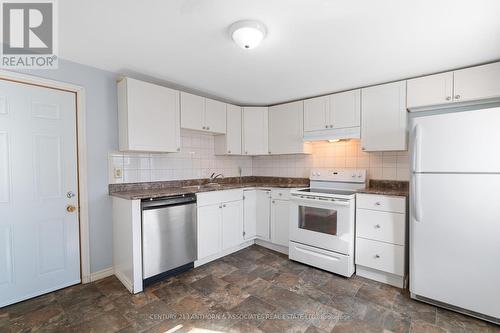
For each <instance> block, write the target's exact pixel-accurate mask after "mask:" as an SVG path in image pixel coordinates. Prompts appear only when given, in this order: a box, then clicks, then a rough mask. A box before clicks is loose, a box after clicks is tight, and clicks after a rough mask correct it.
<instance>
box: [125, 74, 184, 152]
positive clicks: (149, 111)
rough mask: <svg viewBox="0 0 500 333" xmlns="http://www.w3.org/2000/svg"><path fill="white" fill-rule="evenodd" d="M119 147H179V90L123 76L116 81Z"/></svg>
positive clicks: (154, 149)
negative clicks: (120, 79)
mask: <svg viewBox="0 0 500 333" xmlns="http://www.w3.org/2000/svg"><path fill="white" fill-rule="evenodd" d="M118 109H119V127H120V130H119V132H120V135H119V141H120V150H122V151H151V152H175V151H177V150H178V149H180V124H179V92H178V91H177V90H172V89H169V88H165V87H161V86H157V85H154V84H151V83H147V82H142V81H138V80H134V79H130V78H125V79H123V80H122V81H120V82H119V83H118Z"/></svg>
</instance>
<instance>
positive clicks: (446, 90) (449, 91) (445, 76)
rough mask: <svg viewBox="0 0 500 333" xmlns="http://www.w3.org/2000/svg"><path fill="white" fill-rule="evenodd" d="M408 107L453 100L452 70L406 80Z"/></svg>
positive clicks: (444, 102)
mask: <svg viewBox="0 0 500 333" xmlns="http://www.w3.org/2000/svg"><path fill="white" fill-rule="evenodd" d="M407 84H408V90H407V93H408V97H407V103H406V106H407V108H408V109H410V108H417V107H424V106H431V105H439V104H446V103H451V102H453V72H447V73H441V74H436V75H429V76H424V77H419V78H416V79H411V80H408V83H407Z"/></svg>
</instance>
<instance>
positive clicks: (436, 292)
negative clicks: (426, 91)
mask: <svg viewBox="0 0 500 333" xmlns="http://www.w3.org/2000/svg"><path fill="white" fill-rule="evenodd" d="M410 156H411V161H410V168H411V182H410V183H411V184H410V200H411V201H410V212H411V214H410V216H411V218H410V292H411V295H412V297H413V298H416V299H419V300H423V301H426V302H431V303H435V304H438V305H441V306H445V307H449V308H452V309H454V310H457V311H461V312H464V313H468V314H470V315H473V316H477V317H481V318H483V319H486V320H489V321H493V322H496V323H500V319H499V318H500V107H493V108H486V109H480V110H469V111H460V112H449V111H447V112H446V113H442V114H439V113H438V114H425V113H423V114H422V115H420V116H419V115H412V117H411V120H410Z"/></svg>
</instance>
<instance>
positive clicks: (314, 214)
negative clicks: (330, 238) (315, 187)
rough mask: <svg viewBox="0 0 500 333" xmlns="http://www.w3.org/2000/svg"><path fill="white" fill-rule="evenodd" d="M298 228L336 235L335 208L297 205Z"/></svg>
mask: <svg viewBox="0 0 500 333" xmlns="http://www.w3.org/2000/svg"><path fill="white" fill-rule="evenodd" d="M299 228H300V229H305V230H310V231H316V232H320V233H323V234H329V235H337V210H335V209H331V208H330V209H325V208H316V207H307V206H299Z"/></svg>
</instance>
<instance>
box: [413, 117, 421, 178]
mask: <svg viewBox="0 0 500 333" xmlns="http://www.w3.org/2000/svg"><path fill="white" fill-rule="evenodd" d="M421 135H422V133H421V129H420V125H419V124H416V125H415V127H414V128H413V146H412V152H413V154H412V172H420V143H421V139H422V137H421Z"/></svg>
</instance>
